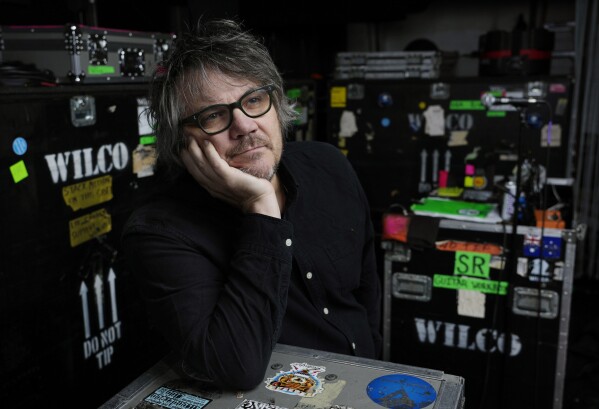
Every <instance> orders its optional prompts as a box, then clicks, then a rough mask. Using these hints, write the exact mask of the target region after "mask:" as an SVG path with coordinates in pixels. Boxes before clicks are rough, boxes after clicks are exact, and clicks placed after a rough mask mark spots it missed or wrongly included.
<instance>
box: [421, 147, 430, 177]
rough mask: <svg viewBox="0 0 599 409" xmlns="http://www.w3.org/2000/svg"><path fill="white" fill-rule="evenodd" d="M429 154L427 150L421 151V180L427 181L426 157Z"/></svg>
mask: <svg viewBox="0 0 599 409" xmlns="http://www.w3.org/2000/svg"><path fill="white" fill-rule="evenodd" d="M427 156H428V154H427V153H426V150H424V149H423V150H422V152H420V182H426V157H427Z"/></svg>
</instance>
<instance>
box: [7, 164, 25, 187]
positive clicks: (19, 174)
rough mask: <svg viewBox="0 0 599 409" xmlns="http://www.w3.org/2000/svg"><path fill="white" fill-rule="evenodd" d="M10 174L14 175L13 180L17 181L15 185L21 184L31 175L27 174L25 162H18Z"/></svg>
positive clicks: (11, 168) (12, 167)
mask: <svg viewBox="0 0 599 409" xmlns="http://www.w3.org/2000/svg"><path fill="white" fill-rule="evenodd" d="M10 173H12V178H13V180H14V181H15V183H19V182H20V181H21V180H23V179H25V178H26V177H28V176H29V173H27V167H26V166H25V162H23V161H22V160H20V161H18V162H17V163H15V164H14V165H12V166H11V167H10Z"/></svg>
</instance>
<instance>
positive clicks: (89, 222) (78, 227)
mask: <svg viewBox="0 0 599 409" xmlns="http://www.w3.org/2000/svg"><path fill="white" fill-rule="evenodd" d="M111 230H112V217H111V216H110V213H108V212H107V211H106V209H100V210H96V211H95V212H92V213H90V214H86V215H84V216H81V217H78V218H76V219H73V220H70V221H69V234H70V239H71V247H75V246H78V245H80V244H81V243H85V242H86V241H89V240H91V239H93V238H95V237H98V236H101V235H102V234H106V233H108V232H110V231H111Z"/></svg>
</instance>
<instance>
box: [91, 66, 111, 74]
mask: <svg viewBox="0 0 599 409" xmlns="http://www.w3.org/2000/svg"><path fill="white" fill-rule="evenodd" d="M115 72H116V70H115V68H114V67H113V66H112V65H88V66H87V73H88V74H90V75H105V74H114V73H115Z"/></svg>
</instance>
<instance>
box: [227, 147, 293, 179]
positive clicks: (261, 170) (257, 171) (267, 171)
mask: <svg viewBox="0 0 599 409" xmlns="http://www.w3.org/2000/svg"><path fill="white" fill-rule="evenodd" d="M259 145H264V147H265V148H266V149H268V150H269V151H270V152H271V153H272V155H273V158H274V161H275V163H274V164H273V165H272V166H270V167H265V166H250V167H244V168H238V169H239V170H241V171H242V172H244V173H247V174H248V175H252V176H255V177H257V178H260V179H266V180H268V181H269V182H270V181H271V180H272V178H273V177H274V176H275V175H276V173H277V170H278V169H279V162H280V161H281V156H282V154H283V152H282V148H281V153H280V155H279V157H277V155H276V153H275V151H274V146H273V144H272V143H271V142H270V140H268V139H265V138H260V137H254V138H251V137H248V138H244V139H243V140H242V141H241V142H240V143H239V145H237V146H236V147H235V148H234V149H233V150H232V151H231V152H229V153H228V155H227V156H229V157H230V158H232V157H234V156H235V155H236V154H237V153H238V152H243V151H244V150H245V149H247V148H250V147H255V146H259ZM263 155H264V153H262V152H256V153H254V154H252V155H251V156H250V158H249V160H250V162H254V163H256V162H259V161H260V159H261V158H262V156H263Z"/></svg>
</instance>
